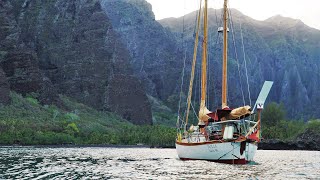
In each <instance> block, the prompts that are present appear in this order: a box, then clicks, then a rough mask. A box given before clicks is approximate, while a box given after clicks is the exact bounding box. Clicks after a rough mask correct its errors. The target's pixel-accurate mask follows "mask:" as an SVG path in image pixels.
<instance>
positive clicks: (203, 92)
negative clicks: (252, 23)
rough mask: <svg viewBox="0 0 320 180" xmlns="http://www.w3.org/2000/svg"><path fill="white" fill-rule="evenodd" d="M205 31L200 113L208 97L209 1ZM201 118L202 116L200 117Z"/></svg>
mask: <svg viewBox="0 0 320 180" xmlns="http://www.w3.org/2000/svg"><path fill="white" fill-rule="evenodd" d="M203 24H204V28H203V29H204V30H203V42H202V70H201V72H202V74H201V103H200V111H201V110H203V109H204V108H205V107H206V95H207V49H208V48H207V44H208V0H205V4H204V19H203ZM199 116H200V115H199Z"/></svg>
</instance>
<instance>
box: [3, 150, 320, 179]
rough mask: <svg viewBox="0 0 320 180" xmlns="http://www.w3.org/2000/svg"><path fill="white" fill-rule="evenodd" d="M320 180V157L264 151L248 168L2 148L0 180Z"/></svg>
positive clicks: (158, 153) (140, 153)
mask: <svg viewBox="0 0 320 180" xmlns="http://www.w3.org/2000/svg"><path fill="white" fill-rule="evenodd" d="M64 178H67V179H77V178H81V179H191V178H192V179H195V178H196V179H320V152H317V151H263V150H259V151H258V152H257V154H256V156H255V162H254V163H251V164H248V165H227V164H219V163H213V162H207V161H181V160H179V159H178V157H177V154H176V151H175V149H149V148H104V147H99V148H92V147H88V148H34V147H21V148H16V147H2V148H0V179H64Z"/></svg>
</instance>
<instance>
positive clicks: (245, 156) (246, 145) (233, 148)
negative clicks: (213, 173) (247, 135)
mask: <svg viewBox="0 0 320 180" xmlns="http://www.w3.org/2000/svg"><path fill="white" fill-rule="evenodd" d="M257 149H258V146H257V144H256V143H250V142H222V143H214V142H206V143H179V142H177V143H176V150H177V153H178V156H179V158H180V159H181V160H207V161H215V162H221V163H229V164H246V163H248V162H250V161H253V157H254V155H255V153H256V151H257Z"/></svg>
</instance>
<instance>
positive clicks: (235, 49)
mask: <svg viewBox="0 0 320 180" xmlns="http://www.w3.org/2000/svg"><path fill="white" fill-rule="evenodd" d="M229 16H230V25H231V32H232V40H233V48H234V53H235V57H236V60H237V66H238V74H239V79H240V89H241V95H242V101H243V105H244V106H245V105H246V101H245V98H244V92H243V85H242V78H241V77H242V76H241V71H240V64H239V58H238V52H237V48H236V40H235V35H234V26H233V19H232V13H231V9H229Z"/></svg>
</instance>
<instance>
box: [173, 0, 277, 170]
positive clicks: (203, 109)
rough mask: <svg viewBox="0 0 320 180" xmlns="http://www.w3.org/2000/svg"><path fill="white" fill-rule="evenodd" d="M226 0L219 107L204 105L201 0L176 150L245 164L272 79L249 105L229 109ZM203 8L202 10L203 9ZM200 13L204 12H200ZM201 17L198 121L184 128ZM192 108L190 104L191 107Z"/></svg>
mask: <svg viewBox="0 0 320 180" xmlns="http://www.w3.org/2000/svg"><path fill="white" fill-rule="evenodd" d="M227 5H228V1H227V0H224V8H223V27H221V28H219V29H218V32H222V33H223V61H222V62H223V63H222V70H223V71H222V97H221V99H222V104H221V109H217V110H215V111H213V112H212V111H209V110H208V109H207V105H206V100H207V76H208V74H207V70H208V68H207V57H208V48H207V46H208V2H207V0H204V7H203V8H202V5H201V2H200V9H199V11H198V15H197V26H196V33H195V41H194V55H193V62H192V70H191V78H190V83H189V92H188V97H187V107H186V111H185V115H184V116H183V117H182V118H181V117H180V114H179V116H178V122H177V125H178V126H177V127H178V133H177V139H176V150H177V153H178V156H179V158H180V159H182V160H209V161H215V162H223V163H232V164H245V163H247V162H249V161H253V158H254V155H255V153H256V151H257V149H258V143H259V142H260V139H261V138H260V137H261V136H260V133H261V126H260V124H261V111H262V109H263V105H264V103H265V100H266V98H267V96H268V94H269V91H270V89H271V87H272V84H273V82H270V81H266V82H265V83H264V85H263V87H262V90H261V92H260V94H259V97H258V99H257V102H256V104H255V106H254V108H253V109H252V108H251V107H250V106H243V107H239V108H234V109H231V108H229V106H228V104H227V62H228V61H227V60H228V51H227V47H228V44H227V39H228V31H229V29H228V19H229V17H228V16H229V12H228V7H227ZM202 11H203V12H202ZM202 14H203V16H202ZM202 17H203V40H202V62H201V99H200V107H199V113H198V116H197V119H198V125H197V126H193V125H192V126H191V127H190V128H188V130H187V126H188V120H189V113H190V108H191V107H192V104H191V99H192V93H193V92H192V90H193V81H194V76H195V67H196V60H197V48H198V43H199V33H200V26H201V18H202ZM192 108H193V107H192ZM254 110H256V112H257V113H256V116H253V115H254V114H255V111H254Z"/></svg>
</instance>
